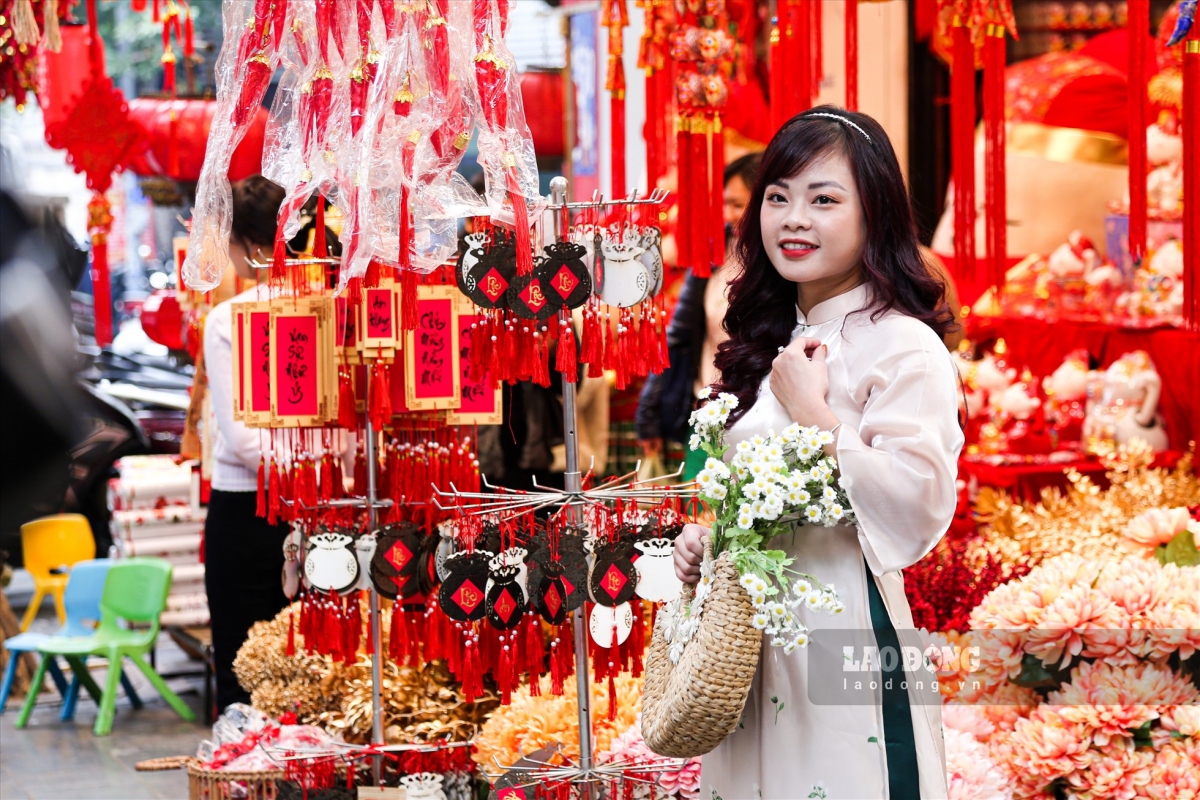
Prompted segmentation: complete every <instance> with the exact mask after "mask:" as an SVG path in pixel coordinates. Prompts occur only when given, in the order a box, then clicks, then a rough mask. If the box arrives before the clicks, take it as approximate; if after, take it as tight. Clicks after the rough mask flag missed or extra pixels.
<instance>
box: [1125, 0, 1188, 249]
mask: <svg viewBox="0 0 1200 800" xmlns="http://www.w3.org/2000/svg"><path fill="white" fill-rule="evenodd" d="M1149 43H1150V0H1129V109H1128V113H1129V254H1130V256H1132V257H1133V260H1134V263H1140V262H1141V260H1142V259H1143V258H1145V257H1146V228H1147V216H1146V54H1147V48H1148V46H1149ZM1185 199H1187V200H1192V201H1193V202H1194V199H1193V198H1186V197H1185Z"/></svg>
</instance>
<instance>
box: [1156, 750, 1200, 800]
mask: <svg viewBox="0 0 1200 800" xmlns="http://www.w3.org/2000/svg"><path fill="white" fill-rule="evenodd" d="M1146 793H1147V794H1148V795H1149V796H1150V797H1151V798H1153V799H1154V800H1197V798H1200V740H1197V739H1194V738H1193V739H1180V740H1178V741H1174V742H1171V743H1170V744H1167V745H1166V746H1164V747H1163V748H1162V749H1161V750H1159V751H1158V752H1157V753H1155V755H1154V763H1153V764H1151V765H1150V782H1149V784H1148V785H1147V786H1146Z"/></svg>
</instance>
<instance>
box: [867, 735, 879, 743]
mask: <svg viewBox="0 0 1200 800" xmlns="http://www.w3.org/2000/svg"><path fill="white" fill-rule="evenodd" d="M867 741H868V742H870V743H871V744H879V737H878V736H868V737H867Z"/></svg>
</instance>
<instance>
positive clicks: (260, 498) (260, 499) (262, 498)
mask: <svg viewBox="0 0 1200 800" xmlns="http://www.w3.org/2000/svg"><path fill="white" fill-rule="evenodd" d="M266 472H267V466H266V459H265V457H260V458H259V459H258V480H257V482H256V489H255V494H254V500H255V503H254V516H256V517H265V516H266V515H267V487H266Z"/></svg>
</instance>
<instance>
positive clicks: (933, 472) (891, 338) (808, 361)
mask: <svg viewBox="0 0 1200 800" xmlns="http://www.w3.org/2000/svg"><path fill="white" fill-rule="evenodd" d="M737 252H738V255H739V256H740V258H741V261H742V265H743V273H742V275H741V276H740V277H739V278H738V279H737V280H736V281H735V282H734V284H733V285H732V287H731V303H730V311H729V315H728V316H727V317H726V327H727V329H728V331H729V333H730V340H729V342H728V343H726V344H725V345H723V346H722V348H721V351H720V353H719V354H718V357H717V366H718V369H719V370H720V371H721V376H722V381H721V383H720V385H719V386H718V387H716V388H717V389H718V390H719V391H724V392H733V393H736V394H738V395H739V401H740V402H739V411H742V415H741V416H740V417H738V418H736V419H735V421H734V422H733V423H732V425H731V427H730V430H729V436H728V440H729V442H730V444H736V443H737V442H739V441H741V440H743V439H746V438H749V437H752V436H754V435H756V434H763V435H765V434H767V433H768V432H769V431H776V432H779V431H782V430H783V429H784V428H785V427H787V426H788V425H789V424H791V423H792V422H798V423H800V424H801V425H817V426H819V427H820V428H821V429H823V430H833V431H834V434H835V436H834V443H833V444H831V445H829V446H827V448H826V450H827V453H828V454H829V455H830V456H832V457H834V458H835V459H836V461H837V463H838V469H839V472H840V473H841V475H842V478H843V480H844V483H845V485H846V490H847V493H848V496H849V498H850V503H851V506H852V507H853V509H854V512H855V514H856V516H857V519H858V526H857V527H850V526H846V525H838V526H835V527H831V528H825V527H811V526H799V527H797V528H796V529H795V533H794V534H793V535H792V536H784V537H780V539H781V540H777V541H776V542H774V543H773V545H774V546H777V547H781V548H782V549H784V550H785V551H787V553H788V555H790V556H792V557H794V558H795V559H796V564H797V566H798V567H799V568H800V569H802V570H804V571H805V572H810V573H812V574H813V575H815V576H816V577H817V578H818V579H820V580H821V581H823V582H824V583H826V584H833V585H834V587H835V588H836V590H837V592H838V595H839V596H840V598H841V599H842V601H843V602H844V604H845V611H844V612H843V613H841V614H839V615H836V616H829V615H826V614H810V613H807V610H806V616H805V619H804V622H805V624H806V625H807V626H809V628H810V629H811V630H812V635H813V641H814V645H813V648H815V647H817V646H818V643H819V642H820V636H821V634H820V633H819V631H820V630H821V629H825V630H827V631H828V630H830V629H837V630H844V631H858V632H859V633H858V639H859V640H863V639H864V637H865V640H866V641H874V642H876V643H877V644H878V645H879V646H881V647H884V646H887V645H888V643H889V642H890V643H892V644H893V646H894V645H895V644H896V643H899V644H902V645H911V646H915V647H918V648H922V645H921V641H920V639H919V638H918V637H917V635H916V632H915V631H913V630H912V616H911V614H910V611H909V607H908V602H907V600H906V599H905V596H904V585H903V578H902V575H901V573H900V570H901V569H903V568H904V567H907V566H909V565H911V564H913V563H915V562H917V561H918V560H920V559H921V558H922V557H923V556H924V555H925V554H926V553H927V552H929V550H931V549H932V548H933V547H934V545H935V544H937V542H938V540H939V539H940V538H941V537H942V535H943V534H944V533H945V531H946V529H947V528H948V527H949V523H950V520H951V517H952V516H953V513H954V507H955V499H956V492H955V487H954V484H955V479H956V474H957V472H956V471H957V466H956V465H957V458H958V454H959V451H960V450H961V448H962V445H963V435H962V431H961V428H960V426H959V424H958V405H957V383H956V380H957V379H956V374H957V373H956V372H955V369H954V366H953V364H952V363H951V360H950V356H949V353H948V352H947V350H946V348H945V346H944V345H943V343H942V339H941V334H942V333H943V332H944V331H945V330H946V329H947V328H948V327H949V325H951V324H952V319H951V316H950V313H949V310H948V308H947V307H946V305H945V302H944V300H943V295H944V287H943V286H942V284H941V282H940V281H939V280H938V279H937V278H935V277H932V276H931V274H930V273H929V272H928V270H927V269H926V268H925V267H924V265H923V263H922V262H921V260H920V255H919V252H918V249H917V241H916V234H915V230H914V228H913V223H912V215H911V210H910V209H909V206H908V200H907V194H906V192H905V190H904V183H903V179H902V177H901V175H900V170H899V165H898V164H897V163H896V159H895V154H894V152H893V151H892V148H891V145H890V143H889V142H888V140H887V136H886V134H885V133H884V131H883V129H882V128H881V127H880V126H879V125H878V123H876V122H875V121H874V120H873V119H871V118H870V117H867V116H865V115H863V114H856V113H852V112H846V111H843V110H841V109H837V108H833V107H828V106H825V107H820V108H817V109H813V110H811V111H808V112H805V113H804V114H801V115H799V116H797V117H795V118H793V119H792V120H791V121H790V122H789V123H787V124H786V125H785V126H784V127H783V128H782V129H781V130H780V131H779V133H777V134H776V135H775V138H774V139H773V140H772V142H771V144H770V146H769V147H768V148H767V151H766V152H765V153H764V156H763V162H762V168H761V170H760V173H759V180H758V182H757V184H756V186H755V188H754V193H753V195H752V199H751V204H750V206H749V207H748V209H747V213H746V216H745V218H744V219H743V223H742V227H741V230H740V231H739V241H738V250H737ZM731 452H732V451H731ZM707 532H708V531H707V529H705V528H701V527H699V526H688V527H687V528H686V529H685V530H684V532H683V534H681V536H680V537H679V539H678V540H677V541H676V552H675V561H676V570H677V572H678V573H679V575H680V578H681V579H683V580H688V581H694V580H695V579H696V578H697V577H698V567H699V555H700V554H702V552H703V547H702V544H701V541H702V537H703V536H704V535H706V534H707ZM813 648H810V649H809V650H799V651H797V652H796V653H794V654H792V655H784V653H783V652H782V650H781V649H780V648H773V647H764V648H763V655H762V659H761V661H760V665H759V670H758V673H757V675H756V677H755V681H754V686H753V688H752V690H751V695H750V698H749V700H748V702H747V704H746V711H745V713H744V715H743V719H742V722H741V724H740V725H739V727H738V729H737V730H736V731H735V732H734V733H733V734H732V735H730V736H729V738H728V739H726V740H725V742H723V743H722V744H721V745H720V746H719V747H718V748H717V749H716V750H714V751H713V752H712V753H709V754H708V755H706V756H704V760H703V773H702V778H701V797H702V798H703V800H714V798H722V800H734V799H735V798H738V799H739V800H740V799H741V798H759V797H761V798H830V799H832V798H838V799H839V800H881V799H882V798H891V800H900V799H901V798H914V799H916V798H939V797H945V796H946V792H947V789H946V775H945V764H944V754H943V750H942V731H941V713H940V705H939V704H938V702H937V697H936V693H934V694H933V695H932V696H931V695H930V693H929V692H928V691H924V692H922V691H919V690H918V689H916V688H915V684H914V687H913V688H910V690H909V691H908V692H907V693H905V692H903V691H901V690H900V689H899V688H898V686H899V680H900V679H902V678H903V674H902V673H899V674H897V681H896V686H895V687H894V688H893V689H892V691H890V692H887V693H886V695H887V696H886V697H885V692H884V691H883V690H882V689H881V690H879V691H876V692H875V694H874V702H870V701H869V700H868V701H865V702H857V703H853V702H852V703H849V704H838V703H839V699H838V697H837V692H836V691H833V692H830V691H828V687H830V686H835V685H840V684H841V679H842V676H832V678H833V679H831V676H830V675H828V674H824V675H820V676H817V675H815V673H814V675H813V676H810V674H809V667H810V661H811V659H812V658H813V652H812V649H813ZM922 649H923V648H922ZM828 664H829V661H828V660H826V661H825V662H824V664H823V665H822V667H821V668H822V669H825V670H827V671H828V670H830V668H829V666H828ZM909 674H910V676H911V675H913V673H909ZM916 675H917V676H919V677H923V676H925V675H926V673H923V672H922V673H916ZM870 676H871V677H874V678H875V680H877V681H878V680H879V679H880V675H879V673H878V672H877V671H876V672H874V673H870ZM849 677H850V678H851V679H859V680H861V679H865V678H866V677H868V675H860V674H858V673H853V674H850V675H849ZM810 678H814V679H813V680H810ZM817 687H821V688H817ZM925 688H926V689H928V688H929V687H928V686H927V687H925ZM859 697H860V699H861V697H862V695H860V696H859Z"/></svg>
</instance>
